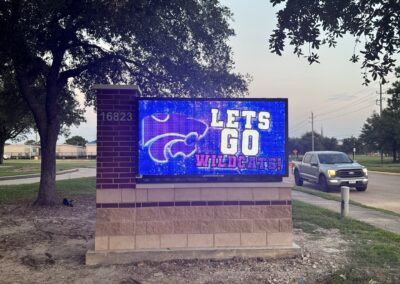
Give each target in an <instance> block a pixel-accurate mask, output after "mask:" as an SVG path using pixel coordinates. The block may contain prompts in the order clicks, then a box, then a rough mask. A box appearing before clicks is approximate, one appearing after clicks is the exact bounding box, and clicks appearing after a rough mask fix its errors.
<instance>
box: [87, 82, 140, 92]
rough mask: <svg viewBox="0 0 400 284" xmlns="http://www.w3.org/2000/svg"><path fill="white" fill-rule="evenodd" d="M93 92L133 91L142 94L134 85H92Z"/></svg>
mask: <svg viewBox="0 0 400 284" xmlns="http://www.w3.org/2000/svg"><path fill="white" fill-rule="evenodd" d="M92 89H93V90H133V91H138V92H139V93H140V94H142V90H140V88H139V86H136V85H108V84H94V85H93V87H92Z"/></svg>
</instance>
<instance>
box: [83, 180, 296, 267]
mask: <svg viewBox="0 0 400 284" xmlns="http://www.w3.org/2000/svg"><path fill="white" fill-rule="evenodd" d="M96 210H97V216H96V237H95V250H94V251H91V252H88V254H87V263H88V264H95V263H109V260H107V257H108V256H110V257H111V256H112V258H113V259H114V260H118V259H119V258H118V257H117V258H115V255H116V254H118V252H121V253H122V255H123V257H122V256H121V257H122V258H121V259H123V261H122V260H121V262H119V261H117V262H118V263H125V261H128V260H132V261H133V260H134V259H136V258H139V255H140V256H141V257H144V255H146V253H145V252H147V251H157V252H160V253H162V255H163V257H164V258H166V259H171V258H180V257H179V256H181V255H182V256H184V255H187V257H189V256H190V255H192V257H195V258H199V257H200V256H199V255H197V256H195V255H196V254H195V253H194V252H195V251H196V252H198V253H197V254H200V255H201V257H202V258H207V255H208V257H209V258H215V255H216V254H218V253H217V252H218V251H219V250H220V249H221V250H223V251H224V253H222V254H221V256H224V257H230V256H241V255H248V256H266V257H267V256H282V255H284V256H286V255H293V253H297V252H298V249H296V246H295V245H293V232H292V205H291V184H287V183H220V184H137V186H136V188H135V189H107V190H103V189H99V190H97V209H96ZM227 249H228V250H227ZM240 249H243V250H240ZM165 250H167V251H168V253H165ZM171 251H177V253H175V254H174V253H171ZM190 251H192V252H190ZM200 251H201V252H200ZM274 251H275V252H274ZM207 252H208V253H207ZM278 252H279V253H278ZM135 253H137V254H136V255H135ZM236 254H237V255H236ZM152 255H153V254H147V257H145V259H151V258H152ZM155 256H156V257H154V259H151V260H160V257H161V256H160V257H158V256H157V254H155ZM96 259H97V260H96ZM141 260H143V259H141ZM114 263H115V262H114Z"/></svg>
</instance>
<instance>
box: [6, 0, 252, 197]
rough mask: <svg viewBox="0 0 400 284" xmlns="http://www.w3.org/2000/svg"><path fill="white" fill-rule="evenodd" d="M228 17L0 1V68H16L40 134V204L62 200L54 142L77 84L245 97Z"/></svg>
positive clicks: (191, 4) (144, 4)
mask: <svg viewBox="0 0 400 284" xmlns="http://www.w3.org/2000/svg"><path fill="white" fill-rule="evenodd" d="M230 17H231V14H230V12H229V10H228V8H226V7H224V6H222V5H220V4H219V3H218V1H217V0H177V1H162V0H155V1H144V0H138V1H74V0H61V1H52V0H38V1H28V0H10V1H2V2H1V3H0V34H1V35H2V36H1V37H0V62H1V63H7V62H11V63H10V66H11V67H12V68H13V69H14V71H15V73H16V79H17V83H18V87H19V90H20V92H21V94H22V96H23V97H24V99H25V101H26V102H27V103H28V106H29V108H30V109H31V111H32V113H33V116H34V118H35V122H36V126H37V129H38V132H39V134H40V142H41V148H42V152H41V153H42V163H41V167H42V168H41V182H40V187H39V196H38V200H37V204H54V203H56V202H57V201H56V200H57V197H56V194H55V145H56V142H57V136H58V133H59V131H60V128H61V124H62V123H61V121H60V120H61V116H60V114H61V113H62V112H63V111H65V104H66V103H69V102H73V100H72V98H74V94H73V93H71V92H70V90H71V88H72V87H74V88H78V89H80V90H82V91H83V92H84V93H86V94H87V98H88V102H92V101H93V98H94V96H93V93H91V92H90V89H91V86H92V85H93V84H94V83H110V84H116V83H126V84H136V85H138V86H139V87H140V88H141V90H142V91H143V93H144V95H147V96H160V95H163V96H185V97H189V96H200V97H228V96H242V95H244V94H246V93H247V83H248V79H247V78H246V76H245V75H242V74H238V73H235V72H234V64H233V60H232V51H231V48H230V47H229V46H228V44H227V40H228V39H229V37H231V36H233V35H234V31H233V30H232V29H231V28H230V27H229V23H228V20H229V18H230ZM38 85H40V86H43V87H44V92H43V93H42V94H41V95H40V96H38V95H37V94H36V93H35V91H34V90H35V86H38Z"/></svg>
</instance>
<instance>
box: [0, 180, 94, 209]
mask: <svg viewBox="0 0 400 284" xmlns="http://www.w3.org/2000/svg"><path fill="white" fill-rule="evenodd" d="M38 188H39V183H33V184H20V185H3V186H0V204H2V203H16V202H32V203H33V201H35V198H36V196H37V192H38ZM57 192H58V193H59V194H60V196H61V197H64V196H68V197H71V196H73V195H81V194H92V195H95V194H96V178H95V177H90V178H77V179H70V180H60V181H57Z"/></svg>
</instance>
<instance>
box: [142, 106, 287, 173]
mask: <svg viewBox="0 0 400 284" xmlns="http://www.w3.org/2000/svg"><path fill="white" fill-rule="evenodd" d="M287 107H288V106H287V100H286V99H266V100H250V99H249V100H235V101H233V100H219V101H217V100H182V99H175V100H174V99H143V98H141V99H139V104H138V119H139V129H138V132H139V133H138V134H139V135H138V136H139V153H138V154H139V155H138V156H139V163H138V174H139V176H147V175H150V176H154V175H155V176H165V175H168V176H170V175H174V176H176V175H178V176H182V175H183V176H185V175H189V176H192V175H273V176H285V175H287V173H288V169H287V155H286V143H287V140H286V138H287V133H286V131H287ZM213 108H214V109H218V110H219V115H218V119H219V120H221V121H224V122H225V123H226V118H227V112H226V111H227V110H228V109H231V110H240V111H243V110H250V111H255V112H256V113H259V112H261V111H264V112H269V113H270V128H269V129H268V130H260V129H258V120H257V118H254V119H252V128H253V129H255V130H258V132H259V135H260V139H259V141H260V145H259V152H258V154H257V157H244V156H243V154H242V153H241V151H240V149H241V145H242V138H241V137H242V132H243V130H245V128H244V125H245V122H246V119H245V117H238V118H237V119H236V121H238V123H239V139H238V145H239V152H238V154H237V158H238V159H239V156H242V158H240V159H242V161H241V162H242V167H238V166H237V167H234V166H233V162H232V161H231V162H232V163H231V167H228V166H227V165H228V162H229V161H228V157H227V156H223V158H222V160H221V161H219V160H218V158H221V156H220V155H222V154H221V149H220V145H221V131H222V128H215V127H211V121H212V114H211V109H213ZM200 155H203V156H202V157H203V159H204V158H208V165H209V166H208V167H204V166H203V167H199V164H198V161H197V160H196V159H197V158H198V157H200ZM205 155H208V156H205ZM196 156H197V158H196ZM218 156H219V157H218ZM213 159H214V160H213ZM232 159H233V160H234V157H233V158H232ZM238 159H236V164H238ZM245 159H246V160H245ZM249 159H253V160H252V162H251V163H252V167H250V165H249V163H250V162H249V161H250V160H249ZM260 159H261V160H260ZM218 161H219V162H218ZM229 163H230V162H229ZM261 164H263V165H261ZM243 165H244V166H243ZM248 165H249V166H248ZM254 165H256V167H254ZM223 166H225V167H223Z"/></svg>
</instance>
